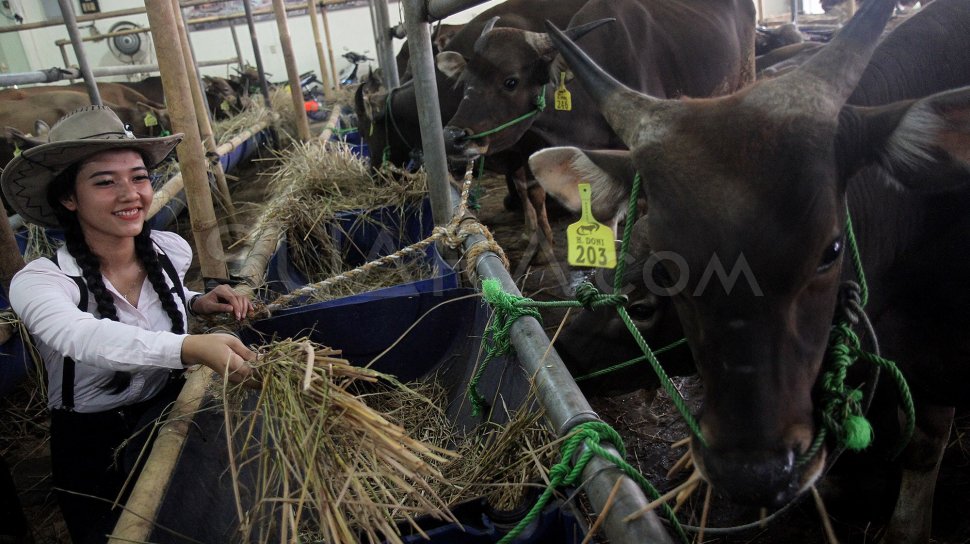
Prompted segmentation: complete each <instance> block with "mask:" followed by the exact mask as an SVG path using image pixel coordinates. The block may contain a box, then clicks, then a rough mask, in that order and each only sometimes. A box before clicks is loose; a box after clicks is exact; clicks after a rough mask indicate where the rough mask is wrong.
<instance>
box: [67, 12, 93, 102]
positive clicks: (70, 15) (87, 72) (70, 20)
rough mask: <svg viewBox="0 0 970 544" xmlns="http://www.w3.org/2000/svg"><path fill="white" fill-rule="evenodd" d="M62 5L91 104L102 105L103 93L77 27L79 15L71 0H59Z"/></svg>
mask: <svg viewBox="0 0 970 544" xmlns="http://www.w3.org/2000/svg"><path fill="white" fill-rule="evenodd" d="M57 3H58V4H60V6H61V16H63V17H64V26H66V27H67V35H68V36H70V37H71V41H72V42H74V56H76V57H77V64H78V66H79V67H80V68H81V75H82V76H84V86H85V87H87V89H88V96H89V97H91V104H93V105H95V106H100V105H101V93H100V92H98V84H97V83H96V82H95V81H94V74H92V73H91V65H89V64H88V57H87V56H86V55H85V54H84V44H83V43H82V41H81V33H80V31H78V28H77V17H75V16H74V6H73V5H71V0H57Z"/></svg>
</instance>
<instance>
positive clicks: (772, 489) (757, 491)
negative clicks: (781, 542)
mask: <svg viewBox="0 0 970 544" xmlns="http://www.w3.org/2000/svg"><path fill="white" fill-rule="evenodd" d="M693 449H694V452H695V453H694V460H695V462H696V464H697V466H698V468H699V469H700V471H701V473H702V474H703V475H704V478H705V479H706V480H707V481H708V482H709V483H710V484H711V485H712V486H713V487H714V488H715V489H717V490H718V491H720V492H722V493H724V494H725V495H726V496H727V497H728V498H729V499H731V500H732V501H734V502H737V503H739V504H745V505H750V506H759V507H766V508H778V507H781V506H784V505H785V504H788V503H789V502H791V501H792V500H793V499H794V498H795V497H796V496H798V494H799V493H801V492H802V491H804V490H806V489H807V488H808V487H809V486H810V485H811V484H813V483H814V482H815V480H816V479H817V478H818V476H819V475H820V474H821V468H822V463H821V459H822V458H824V455H819V456H817V457H816V459H813V460H812V461H811V462H809V463H808V464H807V465H806V466H799V465H798V463H797V462H796V459H797V457H798V456H797V455H796V453H795V452H794V451H792V450H788V451H781V452H779V451H748V450H745V451H740V450H738V451H714V450H710V449H707V448H704V447H703V446H700V445H699V444H696V443H695V444H693ZM698 452H699V454H698Z"/></svg>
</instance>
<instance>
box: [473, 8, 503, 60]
mask: <svg viewBox="0 0 970 544" xmlns="http://www.w3.org/2000/svg"><path fill="white" fill-rule="evenodd" d="M498 20H499V17H498V16H495V17H492V18H491V19H489V20H488V21H485V26H484V27H482V33H481V34H480V35H479V36H478V39H477V40H475V47H474V48H473V51H474V52H475V53H480V52H481V50H482V46H484V45H485V35H486V34H488V33H489V32H491V31H492V29H493V28H495V23H497V22H498Z"/></svg>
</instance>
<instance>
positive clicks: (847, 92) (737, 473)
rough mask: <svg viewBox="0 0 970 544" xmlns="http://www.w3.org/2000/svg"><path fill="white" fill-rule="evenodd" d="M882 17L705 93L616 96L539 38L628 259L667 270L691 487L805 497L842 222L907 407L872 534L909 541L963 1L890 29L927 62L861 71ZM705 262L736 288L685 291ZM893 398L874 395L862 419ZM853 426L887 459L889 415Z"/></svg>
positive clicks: (950, 337) (953, 134) (943, 337)
mask: <svg viewBox="0 0 970 544" xmlns="http://www.w3.org/2000/svg"><path fill="white" fill-rule="evenodd" d="M893 7H894V4H893V2H892V0H869V1H868V2H866V4H865V5H864V6H863V7H862V9H860V10H859V12H858V13H857V14H856V16H855V17H854V18H853V19H852V20H850V22H849V23H848V24H847V25H846V26H845V28H844V29H843V31H842V32H840V33H839V34H838V35H837V36H836V37H835V38H833V40H832V41H831V42H830V43H829V44H828V45H827V46H826V47H825V48H823V49H822V50H820V51H819V52H818V53H816V55H815V56H813V57H812V58H811V59H809V60H808V61H806V62H805V63H804V64H803V65H802V66H800V67H799V68H797V69H795V70H793V71H791V72H789V73H787V74H784V75H782V76H779V77H776V78H771V79H766V80H762V81H758V82H756V83H755V84H753V85H750V86H748V87H746V88H744V89H741V90H739V91H737V92H735V93H732V94H728V95H726V96H723V97H715V98H707V99H689V100H688V99H682V100H663V99H658V98H656V97H651V96H649V95H646V94H643V93H639V92H637V91H635V90H632V89H629V88H627V87H625V86H624V85H623V84H622V83H620V82H618V81H617V80H616V79H614V78H612V77H611V76H609V74H608V73H606V72H605V71H603V70H602V69H601V68H600V67H598V66H597V65H596V63H595V62H594V61H592V60H591V59H590V57H589V56H588V55H586V54H585V53H583V52H582V49H581V48H580V47H579V46H577V45H576V44H575V43H573V42H572V41H571V40H570V39H569V38H568V37H567V36H565V35H564V34H563V33H562V32H561V31H559V30H558V29H557V28H555V27H554V26H553V25H550V32H551V38H552V40H553V41H554V43H555V44H556V46H557V48H558V50H559V51H560V52H561V53H562V54H563V56H564V57H565V59H566V61H567V62H568V64H569V66H570V69H571V70H572V71H573V72H574V73H575V74H576V77H577V79H579V81H580V82H581V84H582V85H583V87H584V88H585V89H586V90H587V92H589V94H590V95H591V97H592V98H593V100H594V101H595V103H596V104H597V107H598V108H599V109H600V111H602V112H603V115H604V116H605V118H606V119H607V120H608V121H609V123H610V126H611V127H612V128H613V129H614V130H616V133H617V134H618V135H619V136H620V137H621V138H622V139H623V141H624V143H625V144H627V146H628V147H629V149H630V150H631V156H632V158H633V164H634V166H635V168H636V170H637V171H638V172H639V173H640V174H641V175H642V176H643V179H644V187H643V197H644V198H646V199H647V202H648V210H649V211H648V213H647V214H646V216H645V219H644V221H645V225H644V226H643V228H644V229H645V234H644V235H643V237H642V239H641V240H640V241H639V244H640V245H639V247H638V248H637V251H639V252H641V254H647V253H649V252H652V254H653V255H670V256H676V259H655V261H656V266H654V267H653V268H652V269H651V270H650V271H649V273H650V278H651V279H652V281H653V282H654V283H656V284H657V285H659V286H660V287H663V288H665V289H667V293H666V294H667V296H668V297H669V300H670V304H671V305H672V306H673V308H675V312H676V315H677V316H678V319H679V322H680V324H681V326H682V328H683V331H684V335H685V337H686V339H687V343H688V345H689V347H690V352H691V354H692V356H693V359H694V361H695V365H696V367H697V370H698V372H699V375H700V377H701V379H702V381H703V383H704V398H703V407H702V409H701V411H700V413H699V422H700V429H701V436H695V437H693V438H692V442H691V450H692V453H693V458H694V461H695V463H696V465H697V467H698V468H699V470H700V471H701V474H702V475H703V477H704V478H705V479H706V480H707V481H708V482H710V483H711V484H712V485H713V486H714V487H715V488H717V489H718V490H720V491H721V492H723V493H725V494H726V495H727V496H729V497H731V498H733V499H734V500H736V501H739V502H745V503H748V504H753V505H759V506H771V507H777V506H780V505H782V504H785V503H788V502H790V501H791V500H794V499H795V498H796V497H798V496H799V495H800V494H801V493H803V492H805V491H806V490H807V489H808V488H809V487H811V486H812V485H813V484H814V483H815V481H816V480H817V479H818V478H819V477H820V476H821V474H822V472H823V470H824V467H825V464H826V461H827V458H828V456H829V455H832V454H833V452H834V451H835V450H833V449H832V448H831V447H829V446H828V445H825V444H823V447H821V448H819V449H817V450H812V452H810V453H809V454H808V455H807V456H806V458H805V459H799V458H800V456H802V454H805V453H806V452H808V448H809V446H810V445H811V444H812V442H813V441H814V440H815V438H816V437H817V436H818V434H819V433H820V432H821V425H822V423H821V419H820V417H819V414H818V411H817V410H818V406H816V400H817V398H816V395H817V394H818V393H819V391H818V390H817V389H816V382H817V381H818V379H819V375H820V372H821V370H822V364H823V359H824V358H825V351H826V347H827V345H828V341H829V334H830V331H831V325H832V321H833V318H834V316H836V313H837V312H836V311H837V299H838V298H839V295H840V293H841V294H845V292H846V291H845V289H846V286H845V285H847V284H845V285H844V284H843V280H849V279H856V278H857V272H856V271H855V270H854V269H853V267H852V265H851V259H849V257H847V256H845V255H844V254H845V251H846V250H845V247H846V244H847V241H846V236H847V234H846V230H847V229H846V224H847V219H848V213H849V212H851V216H852V224H853V225H854V227H855V234H856V236H857V237H858V239H859V243H860V253H861V256H862V260H861V262H862V268H863V269H864V272H865V275H866V277H867V278H868V286H869V290H870V293H871V298H870V300H869V304H868V306H867V308H866V311H867V312H868V314H869V315H870V316H871V317H872V322H873V325H874V327H875V331H876V333H877V335H878V337H879V340H880V344H881V346H882V355H883V356H884V357H888V358H889V359H892V360H895V361H896V362H897V363H898V365H899V368H900V370H901V372H902V374H903V375H904V376H905V377H906V379H907V380H908V382H909V386H910V390H911V392H912V394H913V398H914V401H915V403H916V426H917V432H916V434H915V436H914V437H913V439H912V440H911V441H910V443H909V445H908V446H907V449H906V450H905V451H904V453H903V454H902V456H901V458H900V463H901V465H902V476H901V484H900V492H899V497H898V499H897V502H896V506H895V509H894V511H893V514H892V516H891V517H890V520H889V524H888V527H887V530H886V535H885V540H886V541H888V542H925V541H927V539H928V537H929V534H930V528H931V511H932V499H933V490H934V485H935V480H936V473H937V470H938V468H939V461H940V457H941V455H942V451H943V448H944V447H945V445H946V441H947V437H948V434H949V428H950V424H951V421H952V417H953V414H954V407H955V406H965V404H966V400H965V399H966V395H965V393H964V392H963V391H962V388H963V385H964V384H966V383H968V382H967V380H968V378H970V366H968V365H967V364H966V362H965V359H966V354H967V352H968V351H970V343H968V340H967V336H966V334H965V332H966V331H967V330H968V326H970V316H968V315H967V312H966V311H965V308H966V307H967V304H968V303H970V290H968V289H967V288H966V286H965V278H966V277H967V275H968V273H970V259H968V255H970V237H968V236H967V235H966V233H967V232H968V229H970V213H967V212H968V211H970V186H968V182H970V151H968V150H970V121H968V120H970V87H965V85H967V84H968V83H970V81H968V80H967V77H968V73H970V70H967V67H968V66H970V64H968V63H970V58H968V57H970V51H968V49H967V48H966V47H965V45H966V44H965V37H966V36H967V35H968V31H970V20H968V13H970V11H968V10H967V2H966V0H937V1H936V2H934V3H933V4H931V5H930V6H927V7H926V8H924V10H923V11H922V12H921V13H920V14H919V16H918V18H917V17H913V18H912V19H911V20H910V21H907V22H904V23H903V24H902V25H900V27H899V29H898V30H897V31H902V30H903V29H905V28H907V25H909V24H916V21H922V24H926V25H927V27H928V28H932V29H934V30H933V32H934V35H932V36H933V40H934V43H935V44H936V45H937V46H938V47H939V48H938V49H935V50H934V52H933V53H932V54H930V55H929V57H930V58H931V59H934V60H940V59H946V62H942V61H940V62H928V61H927V59H926V58H925V56H926V53H925V50H923V51H917V50H915V49H918V48H913V47H912V43H913V42H910V46H909V49H902V50H897V51H894V52H893V54H891V55H890V54H886V55H883V56H882V57H881V59H882V61H883V62H886V64H885V65H882V66H880V65H873V66H872V67H871V68H870V70H866V68H867V66H868V64H869V61H870V57H871V55H872V53H873V50H874V49H875V47H876V43H877V40H878V38H879V35H880V33H881V31H882V29H883V27H884V26H885V24H886V22H887V20H888V19H889V16H890V14H891V12H892V10H893ZM941 29H944V30H943V31H942V32H941ZM894 34H895V33H894ZM918 35H920V36H921V39H924V40H926V39H929V38H930V36H931V35H930V34H928V33H927V34H918ZM890 37H892V35H891V36H890ZM887 41H888V40H887ZM900 43H905V40H900ZM921 55H922V56H921ZM863 77H865V78H866V79H865V80H863ZM938 91H939V92H938ZM933 93H936V94H933ZM855 104H865V106H858V105H855ZM629 188H630V182H629V180H623V181H622V182H621V183H619V184H617V183H611V182H610V181H609V180H594V188H593V192H594V194H596V192H601V193H602V194H611V195H615V196H613V197H612V198H613V199H614V200H622V199H623V198H625V197H621V194H622V192H623V191H628V190H629ZM546 189H547V191H549V192H550V193H551V194H554V195H558V194H560V192H561V191H563V190H566V191H568V190H569V188H568V187H566V188H563V187H552V186H547V187H546ZM562 198H563V199H564V200H566V201H568V200H569V197H568V196H563V197H562ZM847 261H848V262H847ZM675 263H676V264H675ZM712 263H718V264H719V265H720V266H721V267H722V268H721V270H722V271H724V270H725V269H728V268H731V267H732V266H733V267H734V268H733V271H737V270H741V271H742V272H743V273H742V274H739V275H738V276H737V278H741V281H735V282H733V284H731V282H729V281H725V280H726V279H729V278H725V277H724V276H728V273H726V272H725V274H724V276H722V277H721V278H722V281H720V282H718V281H708V282H707V283H706V284H702V283H701V282H702V281H706V280H705V278H704V275H703V274H701V272H703V271H704V270H706V269H707V268H708V267H709V266H711V265H712ZM737 278H736V279H737ZM706 279H707V280H710V277H708V278H706ZM894 395H895V391H894V390H893V387H892V386H890V385H887V384H886V383H885V382H883V383H882V384H881V386H880V389H879V391H878V393H877V394H876V402H875V403H874V404H873V406H882V405H883V404H884V403H885V402H886V400H887V399H889V400H892V399H894ZM880 399H881V400H880ZM869 416H870V418H871V419H873V420H875V421H876V422H877V424H879V426H877V431H876V442H875V446H874V447H876V448H888V447H890V446H892V442H893V439H894V438H896V436H897V435H898V434H899V432H900V431H899V429H898V425H899V423H898V421H896V411H895V409H892V410H883V411H877V410H875V409H874V410H873V412H872V413H870V414H869ZM886 423H891V425H885V424H886ZM883 433H884V434H883Z"/></svg>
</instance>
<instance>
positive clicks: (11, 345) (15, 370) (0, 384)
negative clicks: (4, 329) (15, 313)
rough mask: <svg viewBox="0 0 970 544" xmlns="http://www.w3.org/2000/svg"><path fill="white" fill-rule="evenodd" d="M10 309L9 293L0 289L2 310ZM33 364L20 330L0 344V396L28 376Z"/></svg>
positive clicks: (0, 306) (4, 394) (0, 309)
mask: <svg viewBox="0 0 970 544" xmlns="http://www.w3.org/2000/svg"><path fill="white" fill-rule="evenodd" d="M8 309H10V303H9V301H8V300H7V294H6V293H5V292H4V291H3V289H0V311H2V310H8ZM32 366H33V362H32V361H31V358H30V354H29V352H28V350H27V347H26V346H25V345H24V341H23V339H22V338H21V337H20V334H19V332H18V331H16V330H15V331H14V335H13V336H11V337H10V339H9V340H7V341H6V342H4V343H3V344H0V398H3V397H5V396H6V395H7V394H8V393H10V391H12V390H13V389H14V388H15V387H17V385H19V384H20V382H22V381H23V380H24V378H26V377H27V373H28V372H29V371H30V369H31V367H32Z"/></svg>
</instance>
